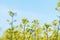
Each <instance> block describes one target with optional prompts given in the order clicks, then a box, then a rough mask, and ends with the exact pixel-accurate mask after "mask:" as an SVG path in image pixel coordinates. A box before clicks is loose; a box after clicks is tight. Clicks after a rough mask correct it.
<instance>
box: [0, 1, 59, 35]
mask: <svg viewBox="0 0 60 40" xmlns="http://www.w3.org/2000/svg"><path fill="white" fill-rule="evenodd" d="M57 2H58V0H0V28H1V30H0V35H2V34H3V32H4V30H6V29H7V28H9V27H10V26H9V24H8V22H7V21H6V20H7V19H9V20H11V17H10V16H9V15H8V11H9V10H12V11H14V12H17V16H16V17H15V19H16V20H17V22H16V23H15V25H19V24H20V23H21V19H22V18H23V17H26V18H28V19H29V20H31V21H32V20H34V19H38V20H39V21H40V23H41V24H43V23H45V22H48V23H50V22H52V21H53V20H55V19H58V18H57V15H60V14H59V13H58V12H57V11H56V10H55V8H56V6H57Z"/></svg>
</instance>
